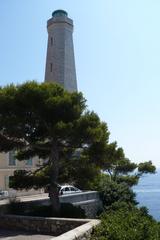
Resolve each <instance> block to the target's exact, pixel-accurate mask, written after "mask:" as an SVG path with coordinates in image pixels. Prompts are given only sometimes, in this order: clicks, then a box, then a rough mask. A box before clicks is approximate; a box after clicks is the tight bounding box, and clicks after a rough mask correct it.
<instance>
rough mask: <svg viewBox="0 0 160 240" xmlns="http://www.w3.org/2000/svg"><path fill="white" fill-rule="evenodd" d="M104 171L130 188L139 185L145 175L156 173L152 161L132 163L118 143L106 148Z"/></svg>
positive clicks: (112, 178)
mask: <svg viewBox="0 0 160 240" xmlns="http://www.w3.org/2000/svg"><path fill="white" fill-rule="evenodd" d="M102 169H103V171H105V172H106V173H108V174H109V175H110V178H111V180H113V181H116V182H117V183H123V182H124V183H126V184H127V185H128V186H130V187H131V186H133V185H136V184H138V181H139V178H140V177H141V176H142V175H143V174H146V173H155V170H156V168H155V166H154V165H153V164H152V162H151V161H149V162H144V163H140V164H136V163H133V162H131V161H130V160H129V159H128V158H126V157H125V154H124V152H123V149H122V148H119V147H118V146H117V143H116V142H113V143H110V144H108V145H107V146H106V149H105V154H104V161H103V164H102Z"/></svg>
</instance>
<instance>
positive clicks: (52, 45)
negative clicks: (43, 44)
mask: <svg viewBox="0 0 160 240" xmlns="http://www.w3.org/2000/svg"><path fill="white" fill-rule="evenodd" d="M51 46H53V37H51Z"/></svg>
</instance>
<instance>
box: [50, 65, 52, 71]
mask: <svg viewBox="0 0 160 240" xmlns="http://www.w3.org/2000/svg"><path fill="white" fill-rule="evenodd" d="M50 70H51V72H52V63H50Z"/></svg>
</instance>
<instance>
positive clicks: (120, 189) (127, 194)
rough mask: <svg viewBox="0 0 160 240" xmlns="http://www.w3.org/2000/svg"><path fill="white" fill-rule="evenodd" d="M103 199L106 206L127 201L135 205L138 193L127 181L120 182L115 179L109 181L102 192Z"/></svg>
mask: <svg viewBox="0 0 160 240" xmlns="http://www.w3.org/2000/svg"><path fill="white" fill-rule="evenodd" d="M101 199H102V202H103V205H104V206H110V205H112V204H113V203H115V202H126V203H132V204H134V205H136V204H137V202H136V194H135V193H134V192H133V191H132V189H131V188H130V187H129V186H128V185H126V184H125V183H121V184H118V183H116V182H114V181H108V182H107V184H106V185H105V186H104V187H103V191H102V192H101Z"/></svg>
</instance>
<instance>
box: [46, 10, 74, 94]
mask: <svg viewBox="0 0 160 240" xmlns="http://www.w3.org/2000/svg"><path fill="white" fill-rule="evenodd" d="M47 30H48V47H47V58H46V70H45V81H46V82H56V83H58V84H61V85H62V86H63V87H64V89H65V90H67V91H69V92H74V91H77V80H76V70H75V60H74V47H73V37H72V34H73V21H72V19H70V18H68V14H67V12H66V11H64V10H57V11H54V12H53V14H52V18H50V19H49V20H48V21H47Z"/></svg>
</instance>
